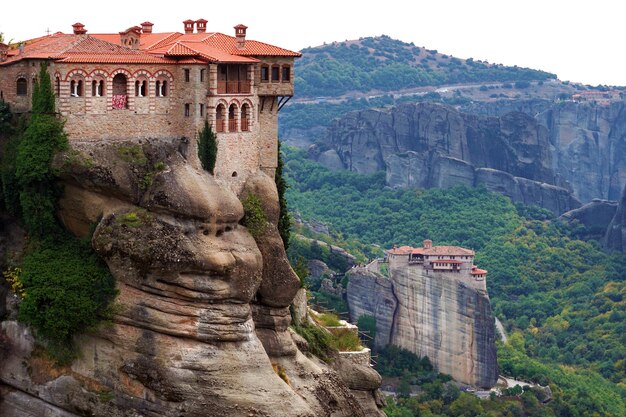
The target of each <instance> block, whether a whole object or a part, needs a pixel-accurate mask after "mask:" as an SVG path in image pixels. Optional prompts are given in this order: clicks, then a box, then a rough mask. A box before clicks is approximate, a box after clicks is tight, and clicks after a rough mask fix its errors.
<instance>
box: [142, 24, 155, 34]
mask: <svg viewBox="0 0 626 417" xmlns="http://www.w3.org/2000/svg"><path fill="white" fill-rule="evenodd" d="M152 26H154V23H150V22H143V23H142V24H141V31H142V32H143V33H152Z"/></svg>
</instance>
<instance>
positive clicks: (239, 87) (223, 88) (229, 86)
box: [217, 80, 251, 94]
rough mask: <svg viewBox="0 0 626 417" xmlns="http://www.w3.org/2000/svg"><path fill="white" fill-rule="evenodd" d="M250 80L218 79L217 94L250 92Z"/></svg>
mask: <svg viewBox="0 0 626 417" xmlns="http://www.w3.org/2000/svg"><path fill="white" fill-rule="evenodd" d="M250 84H251V83H250V81H249V80H244V81H218V82H217V94H250V91H251V87H250Z"/></svg>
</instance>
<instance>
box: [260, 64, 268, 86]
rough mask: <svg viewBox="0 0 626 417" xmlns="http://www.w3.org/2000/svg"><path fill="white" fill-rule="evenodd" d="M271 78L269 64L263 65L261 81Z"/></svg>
mask: <svg viewBox="0 0 626 417" xmlns="http://www.w3.org/2000/svg"><path fill="white" fill-rule="evenodd" d="M269 80H270V68H269V67H267V66H263V67H261V82H265V83H266V82H268V81H269Z"/></svg>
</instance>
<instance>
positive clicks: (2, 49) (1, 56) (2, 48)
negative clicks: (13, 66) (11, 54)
mask: <svg viewBox="0 0 626 417" xmlns="http://www.w3.org/2000/svg"><path fill="white" fill-rule="evenodd" d="M8 50H9V45H6V44H4V43H1V42H0V62H3V61H6V60H7V55H8Z"/></svg>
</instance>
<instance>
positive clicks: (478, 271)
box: [470, 268, 487, 275]
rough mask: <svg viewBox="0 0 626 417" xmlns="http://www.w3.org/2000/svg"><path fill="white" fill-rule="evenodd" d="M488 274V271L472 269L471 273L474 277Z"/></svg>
mask: <svg viewBox="0 0 626 417" xmlns="http://www.w3.org/2000/svg"><path fill="white" fill-rule="evenodd" d="M486 273H487V270H486V269H480V268H472V272H470V274H472V275H483V274H486Z"/></svg>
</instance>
